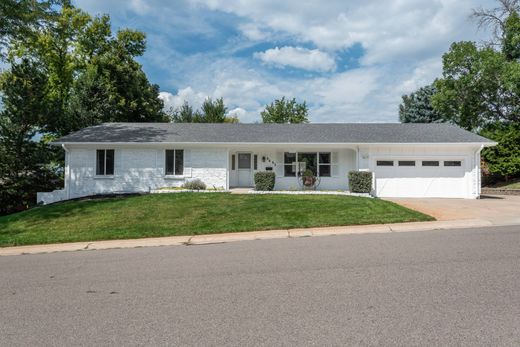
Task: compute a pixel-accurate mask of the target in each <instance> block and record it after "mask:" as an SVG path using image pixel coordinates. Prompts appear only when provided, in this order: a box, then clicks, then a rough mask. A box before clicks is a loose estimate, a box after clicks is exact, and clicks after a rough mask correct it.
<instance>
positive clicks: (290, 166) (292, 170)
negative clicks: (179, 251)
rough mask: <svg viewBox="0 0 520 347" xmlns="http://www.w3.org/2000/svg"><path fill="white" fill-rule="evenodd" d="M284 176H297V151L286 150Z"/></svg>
mask: <svg viewBox="0 0 520 347" xmlns="http://www.w3.org/2000/svg"><path fill="white" fill-rule="evenodd" d="M283 167H284V176H286V177H294V176H296V153H289V152H285V153H284V155H283Z"/></svg>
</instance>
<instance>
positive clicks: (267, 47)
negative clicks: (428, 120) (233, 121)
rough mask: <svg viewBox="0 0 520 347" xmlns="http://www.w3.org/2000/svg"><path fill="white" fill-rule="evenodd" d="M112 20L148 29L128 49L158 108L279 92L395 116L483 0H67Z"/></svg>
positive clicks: (324, 107) (349, 118) (467, 31)
mask: <svg viewBox="0 0 520 347" xmlns="http://www.w3.org/2000/svg"><path fill="white" fill-rule="evenodd" d="M75 3H76V5H77V6H79V7H80V8H82V9H84V10H86V11H88V12H89V13H90V14H93V15H96V14H101V13H108V14H109V15H110V16H111V19H112V25H113V28H114V29H115V30H117V29H118V28H125V27H129V28H134V29H138V30H142V31H144V32H146V34H147V42H148V46H147V47H148V48H147V52H146V53H145V55H144V56H143V57H141V58H139V61H140V62H141V63H142V64H143V68H144V70H145V71H146V73H147V75H148V77H149V79H150V81H151V82H153V83H157V84H159V86H160V87H161V98H163V100H164V102H165V105H166V107H167V108H169V107H178V106H179V105H181V104H182V103H183V102H184V100H186V101H188V102H189V103H191V104H192V105H194V106H195V107H198V106H199V105H200V104H201V103H202V101H203V100H204V98H206V97H212V98H217V97H223V98H224V101H225V103H226V105H227V106H228V108H229V113H230V114H232V115H236V116H238V117H239V118H240V120H241V121H242V122H256V121H259V120H260V111H261V110H262V109H263V108H264V106H265V105H266V104H267V103H270V102H271V101H273V100H274V99H276V98H280V97H282V96H286V97H290V98H292V97H296V99H297V100H299V101H306V102H307V104H308V106H309V109H310V119H311V121H312V122H322V123H323V122H396V121H397V116H398V112H397V111H398V105H399V102H400V97H401V95H402V94H403V93H409V92H411V91H413V90H415V89H417V88H418V87H420V86H422V85H425V84H428V83H431V82H432V81H433V79H434V78H435V77H437V76H439V74H440V73H441V64H442V61H441V56H442V54H443V53H444V52H446V51H447V50H448V48H449V45H450V44H451V42H453V41H461V40H476V41H480V40H482V39H484V38H485V37H486V36H487V35H486V33H485V32H482V31H480V32H479V31H477V30H476V25H475V23H474V22H473V21H472V20H471V19H470V18H469V15H470V14H471V9H473V8H477V7H480V6H484V7H492V6H495V3H494V2H493V1H492V0H480V1H477V0H473V1H469V0H427V1H426V0H386V1H380V0H366V1H355V0H337V1H336V0H329V1H327V2H324V1H305V2H302V1H296V0H286V1H279V0H278V1H274V0H264V1H256V0H248V1H244V0H192V1H187V0H186V1H165V0H112V1H107V0H77V1H75Z"/></svg>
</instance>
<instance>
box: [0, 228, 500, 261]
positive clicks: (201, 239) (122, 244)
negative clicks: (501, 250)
mask: <svg viewBox="0 0 520 347" xmlns="http://www.w3.org/2000/svg"><path fill="white" fill-rule="evenodd" d="M507 224H510V223H506V224H504V225H507ZM494 225H499V224H496V223H492V222H491V221H488V220H484V219H461V220H451V221H433V222H412V223H395V224H370V225H349V226H335V227H321V228H300V229H282V230H266V231H245V232H237V233H223V234H207V235H191V236H167V237H154V238H143V239H125V240H106V241H90V242H72V243H56V244H47V245H31V246H15V247H4V248H0V256H9V255H24V254H39V253H54V252H70V251H85V250H103V249H118V248H137V247H157V246H190V245H206V244H214V243H227V242H235V241H252V240H269V239H286V238H298V237H315V236H331V235H355V234H373V233H393V232H410V231H428V230H442V229H462V228H475V227H489V226H494Z"/></svg>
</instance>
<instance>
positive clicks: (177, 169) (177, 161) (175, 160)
mask: <svg viewBox="0 0 520 347" xmlns="http://www.w3.org/2000/svg"><path fill="white" fill-rule="evenodd" d="M165 153H166V158H165V161H166V165H165V168H166V170H165V174H166V175H169V176H182V175H183V173H184V150H182V149H167V150H166V151H165Z"/></svg>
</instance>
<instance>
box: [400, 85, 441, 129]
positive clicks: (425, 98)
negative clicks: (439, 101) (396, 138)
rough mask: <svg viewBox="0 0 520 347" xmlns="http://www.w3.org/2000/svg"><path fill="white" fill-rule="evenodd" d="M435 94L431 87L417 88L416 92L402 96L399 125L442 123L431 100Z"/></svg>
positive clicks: (439, 114) (433, 88)
mask: <svg viewBox="0 0 520 347" xmlns="http://www.w3.org/2000/svg"><path fill="white" fill-rule="evenodd" d="M434 94H435V87H434V86H432V85H428V86H424V87H422V88H419V89H418V90H417V91H415V92H413V93H411V94H409V95H403V96H402V99H403V101H402V103H401V104H400V105H399V121H400V122H401V123H438V122H442V121H444V119H443V118H442V115H441V113H439V112H437V111H436V110H435V109H434V108H433V106H432V104H431V98H432V96H433V95H434Z"/></svg>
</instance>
